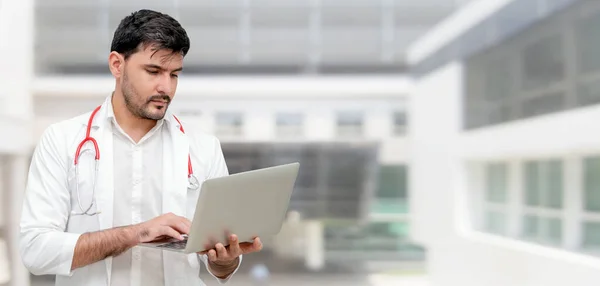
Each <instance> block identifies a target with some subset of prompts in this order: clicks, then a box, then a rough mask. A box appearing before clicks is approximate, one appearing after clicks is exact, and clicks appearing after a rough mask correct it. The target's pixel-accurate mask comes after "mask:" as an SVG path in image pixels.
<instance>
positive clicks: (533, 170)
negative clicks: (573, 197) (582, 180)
mask: <svg viewBox="0 0 600 286" xmlns="http://www.w3.org/2000/svg"><path fill="white" fill-rule="evenodd" d="M524 175H525V203H526V204H527V205H528V206H532V207H546V208H554V209H560V208H562V204H563V197H562V196H563V183H562V182H563V174H562V162H560V161H557V160H553V161H542V162H527V163H526V164H525V174H524Z"/></svg>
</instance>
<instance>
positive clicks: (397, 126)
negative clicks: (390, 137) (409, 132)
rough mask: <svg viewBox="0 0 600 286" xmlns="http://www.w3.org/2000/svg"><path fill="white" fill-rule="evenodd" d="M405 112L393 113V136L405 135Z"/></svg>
mask: <svg viewBox="0 0 600 286" xmlns="http://www.w3.org/2000/svg"><path fill="white" fill-rule="evenodd" d="M406 121H407V120H406V112H404V111H396V112H394V135H404V134H406V124H407V122H406Z"/></svg>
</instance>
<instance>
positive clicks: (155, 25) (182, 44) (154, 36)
mask: <svg viewBox="0 0 600 286" xmlns="http://www.w3.org/2000/svg"><path fill="white" fill-rule="evenodd" d="M148 45H152V46H153V47H154V48H156V51H158V50H162V49H168V50H172V51H173V52H174V53H182V54H183V56H185V55H186V54H187V52H188V51H189V49H190V39H189V38H188V35H187V33H186V31H185V29H183V27H181V25H180V24H179V22H177V20H175V19H173V17H171V16H169V15H167V14H163V13H160V12H156V11H152V10H139V11H136V12H133V13H131V15H129V16H127V17H125V18H123V20H121V23H120V24H119V26H118V27H117V29H116V30H115V34H114V36H113V40H112V44H111V47H110V50H111V52H112V51H115V52H117V53H120V54H122V55H123V56H124V57H125V59H127V58H128V57H129V56H131V55H132V54H134V53H136V52H138V49H139V48H141V47H147V46H148Z"/></svg>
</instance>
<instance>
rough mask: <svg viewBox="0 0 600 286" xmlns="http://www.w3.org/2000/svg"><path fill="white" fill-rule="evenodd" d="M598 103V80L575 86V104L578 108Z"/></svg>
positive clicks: (599, 87) (599, 83) (599, 99)
mask: <svg viewBox="0 0 600 286" xmlns="http://www.w3.org/2000/svg"><path fill="white" fill-rule="evenodd" d="M599 102H600V80H594V81H591V82H585V83H580V84H578V85H577V104H579V105H580V106H584V105H590V104H595V103H599Z"/></svg>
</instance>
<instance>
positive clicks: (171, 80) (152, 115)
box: [121, 47, 183, 120]
mask: <svg viewBox="0 0 600 286" xmlns="http://www.w3.org/2000/svg"><path fill="white" fill-rule="evenodd" d="M182 66H183V56H182V55H181V54H178V53H173V52H172V51H170V50H158V51H155V50H154V49H152V48H151V47H148V48H146V49H144V50H140V51H139V52H137V53H135V54H133V55H131V56H130V57H129V58H128V59H127V61H126V62H125V67H124V70H123V76H122V77H121V91H122V92H123V96H124V98H125V104H126V105H127V108H128V109H129V111H130V112H131V113H132V114H133V115H135V116H137V117H139V118H143V119H151V120H160V119H162V118H163V117H164V116H165V113H166V111H167V108H168V107H169V104H170V103H171V100H172V99H173V96H174V95H175V91H176V89H177V77H178V75H179V73H180V71H181V68H182Z"/></svg>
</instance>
